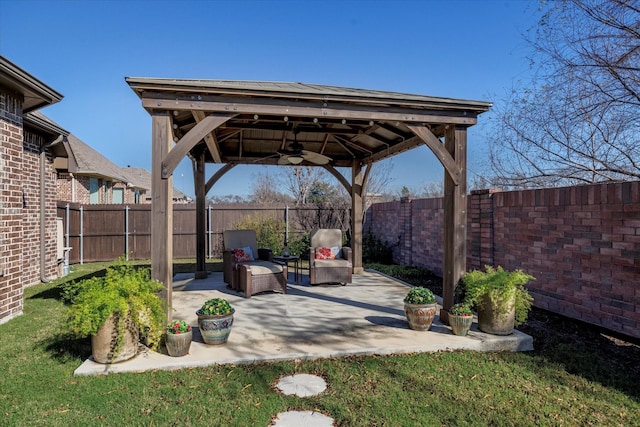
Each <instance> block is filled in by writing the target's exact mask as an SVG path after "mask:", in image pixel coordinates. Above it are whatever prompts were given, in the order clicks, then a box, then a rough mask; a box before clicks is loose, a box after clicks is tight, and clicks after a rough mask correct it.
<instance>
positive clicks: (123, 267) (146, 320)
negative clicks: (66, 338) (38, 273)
mask: <svg viewBox="0 0 640 427" xmlns="http://www.w3.org/2000/svg"><path fill="white" fill-rule="evenodd" d="M162 289H164V286H163V285H162V284H161V283H160V282H158V281H156V280H153V279H151V273H150V270H149V269H148V268H135V267H134V266H133V265H131V264H129V263H128V262H126V261H125V260H124V257H121V258H119V259H118V260H117V261H116V262H115V263H114V265H112V266H110V267H108V268H107V270H106V273H105V275H104V277H99V276H94V277H91V278H89V279H85V280H82V281H80V282H73V283H72V284H71V285H70V286H69V287H68V288H66V289H65V290H64V295H65V298H66V299H67V300H68V301H70V302H71V305H70V307H69V309H68V311H67V316H66V325H67V327H68V329H69V331H70V332H72V333H73V334H74V335H76V336H78V337H86V336H89V335H95V334H96V333H97V332H98V330H99V329H100V328H101V327H102V326H103V325H104V323H105V322H106V321H107V319H109V317H110V316H112V315H113V316H114V317H115V318H116V319H117V325H116V328H117V330H118V337H117V339H116V353H117V351H118V349H119V348H120V346H121V345H122V343H123V339H124V331H125V321H126V319H127V316H130V318H131V320H132V322H133V324H134V325H135V326H136V327H138V328H139V329H140V332H141V335H142V336H143V337H145V338H146V341H147V343H149V345H151V346H152V347H153V346H155V345H157V344H158V342H159V341H160V337H161V336H162V333H163V331H164V326H165V319H166V303H165V301H164V300H163V299H161V298H160V296H159V294H158V293H159V291H161V290H162Z"/></svg>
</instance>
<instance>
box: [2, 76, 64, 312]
mask: <svg viewBox="0 0 640 427" xmlns="http://www.w3.org/2000/svg"><path fill="white" fill-rule="evenodd" d="M43 142H45V141H44V140H43V138H42V137H41V136H38V135H36V134H34V133H32V132H29V131H27V130H25V129H24V128H23V119H22V98H21V96H20V97H19V96H17V95H15V94H13V93H12V92H10V91H4V90H3V89H2V88H0V248H1V252H0V323H3V322H6V321H8V320H9V319H11V318H13V317H15V316H17V315H19V314H21V313H22V308H23V288H24V287H25V286H29V285H32V284H35V283H38V282H40V279H41V269H40V232H41V231H40V220H41V216H43V217H44V220H45V270H44V274H45V276H46V277H47V278H55V277H57V260H56V249H57V247H56V200H55V172H54V168H53V163H52V160H51V158H50V157H46V159H45V181H44V189H45V209H44V215H42V214H41V202H40V147H41V146H42V144H43Z"/></svg>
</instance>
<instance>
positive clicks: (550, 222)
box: [365, 182, 640, 337]
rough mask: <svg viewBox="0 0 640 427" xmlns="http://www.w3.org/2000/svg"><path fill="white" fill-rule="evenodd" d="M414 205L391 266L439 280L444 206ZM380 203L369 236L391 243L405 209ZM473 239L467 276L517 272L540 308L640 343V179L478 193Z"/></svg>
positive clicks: (471, 212)
mask: <svg viewBox="0 0 640 427" xmlns="http://www.w3.org/2000/svg"><path fill="white" fill-rule="evenodd" d="M405 204H406V202H405ZM410 204H411V205H413V206H414V209H412V214H411V224H412V225H411V234H410V235H409V236H407V235H397V234H396V235H394V236H393V237H394V238H395V241H397V240H398V238H399V239H400V240H401V241H402V242H411V246H410V248H404V249H403V250H402V251H395V252H394V261H395V262H397V263H399V264H406V265H416V266H420V267H425V268H429V269H431V270H432V271H434V272H436V273H439V274H441V271H442V250H441V246H442V212H443V209H442V204H441V199H431V200H428V201H427V202H425V201H424V200H412V201H410ZM383 205H384V206H379V205H373V206H372V208H371V209H372V211H371V212H369V213H368V215H367V218H368V221H367V224H366V225H365V230H366V229H368V227H371V230H372V231H373V232H374V234H376V235H377V236H378V237H380V238H381V239H382V240H386V241H387V242H391V241H392V240H390V239H389V238H388V237H389V233H388V230H389V229H393V230H401V229H403V224H402V223H401V222H403V221H404V219H403V216H402V215H403V212H406V210H405V207H404V206H403V205H402V203H401V202H392V203H385V204H383ZM378 210H382V211H383V212H384V215H379V214H378V212H377V211H378ZM404 229H405V230H406V227H404ZM467 237H468V245H467V269H469V270H470V269H476V268H481V267H482V266H484V265H485V264H491V265H502V266H504V267H505V268H508V269H515V268H521V269H522V270H524V271H526V272H528V273H529V274H532V275H533V276H535V277H536V279H537V280H535V281H534V282H531V283H530V285H529V288H530V291H531V293H532V295H533V296H534V299H535V305H536V306H538V307H541V308H544V309H548V310H550V311H554V312H557V313H560V314H563V315H566V316H569V317H572V318H576V319H580V320H583V321H585V322H588V323H592V324H595V325H599V326H602V327H605V328H607V329H610V330H614V331H618V332H621V333H624V334H626V335H630V336H635V337H640V182H625V183H616V184H600V185H589V186H577V187H567V188H552V189H540V190H528V191H516V192H499V191H495V190H492V191H488V190H487V191H480V192H474V193H472V194H471V195H470V197H468V236H467Z"/></svg>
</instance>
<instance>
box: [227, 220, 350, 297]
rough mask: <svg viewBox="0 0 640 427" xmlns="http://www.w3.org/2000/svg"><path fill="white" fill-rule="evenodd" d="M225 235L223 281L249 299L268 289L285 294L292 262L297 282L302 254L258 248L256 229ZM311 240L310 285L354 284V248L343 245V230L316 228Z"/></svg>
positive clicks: (228, 232) (236, 231) (230, 232)
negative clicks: (288, 253)
mask: <svg viewBox="0 0 640 427" xmlns="http://www.w3.org/2000/svg"><path fill="white" fill-rule="evenodd" d="M223 238H224V248H225V249H224V251H223V255H222V260H223V277H224V281H225V283H227V285H228V287H229V288H231V289H233V290H235V291H237V292H243V293H244V294H245V297H246V298H251V296H252V295H255V294H257V293H260V292H265V291H280V292H282V293H286V292H287V277H288V273H289V271H288V264H289V263H293V267H294V273H295V275H294V279H295V281H296V282H298V280H299V275H300V269H301V268H300V257H297V256H284V255H275V254H273V251H272V250H271V249H266V248H258V244H257V238H256V232H255V230H227V231H225V232H224V233H223ZM310 242H311V245H310V248H309V282H310V284H311V285H317V284H321V283H340V284H342V285H346V284H347V283H351V279H352V270H353V268H352V267H353V265H352V253H351V248H348V247H343V246H342V231H341V230H339V229H317V230H314V231H313V232H312V233H311V239H310Z"/></svg>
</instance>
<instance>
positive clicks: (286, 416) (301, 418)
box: [271, 411, 334, 427]
mask: <svg viewBox="0 0 640 427" xmlns="http://www.w3.org/2000/svg"><path fill="white" fill-rule="evenodd" d="M333 425H334V424H333V418H330V417H327V416H326V415H324V414H321V413H320V412H313V411H287V412H280V413H279V414H278V416H277V417H276V419H274V420H273V422H272V423H271V426H272V427H300V426H304V427H333Z"/></svg>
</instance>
